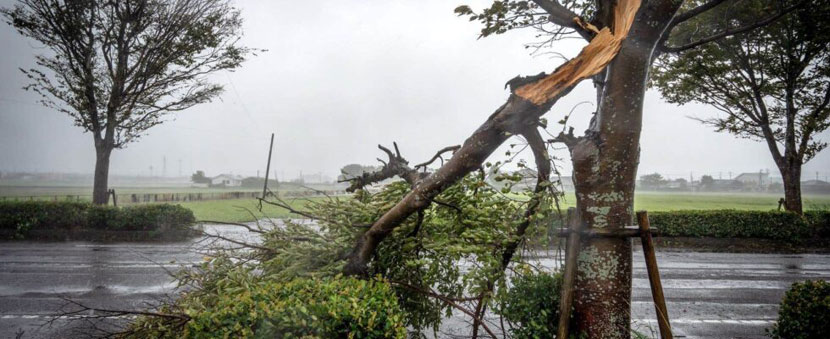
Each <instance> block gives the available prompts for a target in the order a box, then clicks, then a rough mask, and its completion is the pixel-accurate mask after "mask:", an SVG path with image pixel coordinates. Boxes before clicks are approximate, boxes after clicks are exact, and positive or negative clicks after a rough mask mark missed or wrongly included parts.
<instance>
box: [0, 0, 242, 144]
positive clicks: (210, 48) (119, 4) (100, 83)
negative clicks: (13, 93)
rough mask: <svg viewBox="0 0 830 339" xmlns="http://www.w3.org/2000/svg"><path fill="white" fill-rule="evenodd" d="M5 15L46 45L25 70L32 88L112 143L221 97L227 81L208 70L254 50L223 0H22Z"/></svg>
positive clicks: (50, 104)
mask: <svg viewBox="0 0 830 339" xmlns="http://www.w3.org/2000/svg"><path fill="white" fill-rule="evenodd" d="M1 11H2V14H3V15H4V17H5V18H6V20H7V21H8V23H9V24H11V25H12V26H14V27H15V28H16V29H17V30H18V32H20V34H22V35H23V36H26V37H29V38H32V39H33V40H35V41H37V42H39V43H41V44H43V45H44V46H45V47H46V48H47V49H48V53H44V54H40V55H37V56H36V57H35V62H36V64H37V66H38V67H37V68H31V69H24V70H23V72H24V73H25V74H26V76H27V77H28V78H29V80H30V81H31V83H30V84H29V85H28V86H26V87H25V88H26V89H27V90H32V91H34V92H36V93H38V94H40V95H41V97H42V100H41V102H42V103H43V104H44V105H46V106H48V107H51V108H54V109H56V110H58V111H61V112H64V113H66V114H68V115H69V116H71V117H72V118H73V119H74V120H75V124H76V125H78V126H81V127H82V128H84V130H85V131H88V132H92V133H93V134H95V137H96V139H100V140H102V141H108V142H109V143H110V144H111V146H113V147H115V148H120V147H123V146H124V145H126V144H127V143H129V142H132V141H135V140H136V139H137V138H139V137H140V136H141V135H142V133H143V132H144V131H146V130H147V129H148V128H150V127H153V126H155V125H158V124H160V123H162V122H163V121H164V120H163V117H164V116H165V114H167V113H170V112H174V111H181V110H184V109H187V108H189V107H192V106H194V105H197V104H200V103H204V102H208V101H210V100H211V99H213V98H215V97H216V96H217V95H219V93H221V91H222V86H221V85H218V84H215V83H212V82H211V81H209V79H208V77H207V76H208V75H209V74H211V73H213V72H216V71H219V70H231V69H234V68H237V67H238V66H239V65H240V64H241V63H242V61H243V60H244V59H245V56H246V55H248V54H249V53H251V52H252V50H251V49H249V48H246V47H241V46H239V44H238V41H239V37H240V35H241V23H242V19H241V18H240V15H239V11H237V10H236V9H234V8H233V7H231V6H230V5H229V3H228V2H227V1H225V0H176V1H161V0H130V1H94V0H82V1H60V0H20V1H18V3H17V5H16V6H14V7H13V8H3V9H2V10H1Z"/></svg>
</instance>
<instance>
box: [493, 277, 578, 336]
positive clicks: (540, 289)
mask: <svg viewBox="0 0 830 339" xmlns="http://www.w3.org/2000/svg"><path fill="white" fill-rule="evenodd" d="M512 282H513V287H512V288H510V290H509V291H507V293H506V294H505V297H504V299H503V300H502V307H501V308H500V309H498V310H497V311H496V312H497V313H499V314H501V315H502V316H504V319H505V320H507V321H509V322H510V323H513V324H520V326H516V327H514V328H512V329H511V330H510V334H511V335H512V337H513V338H516V339H525V338H528V339H532V338H553V337H555V336H556V331H557V330H558V328H559V297H560V290H561V289H562V274H559V273H556V274H550V273H546V272H539V273H534V272H526V274H523V275H518V276H517V277H516V278H515V279H513V280H512Z"/></svg>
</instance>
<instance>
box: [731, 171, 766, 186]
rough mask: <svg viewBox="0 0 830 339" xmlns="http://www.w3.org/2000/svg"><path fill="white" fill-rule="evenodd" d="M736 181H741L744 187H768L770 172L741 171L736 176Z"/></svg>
mask: <svg viewBox="0 0 830 339" xmlns="http://www.w3.org/2000/svg"><path fill="white" fill-rule="evenodd" d="M735 181H738V182H740V183H741V184H742V185H743V187H744V188H747V189H756V188H758V189H766V188H767V186H769V184H770V181H769V173H764V172H756V173H741V174H740V175H738V176H737V177H735Z"/></svg>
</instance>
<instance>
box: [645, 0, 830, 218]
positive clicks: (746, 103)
mask: <svg viewBox="0 0 830 339" xmlns="http://www.w3.org/2000/svg"><path fill="white" fill-rule="evenodd" d="M793 3H795V1H792V0H787V1H780V2H778V3H769V2H767V1H759V0H743V1H734V2H732V3H730V4H728V5H724V6H720V7H719V8H718V9H717V10H713V11H709V12H708V13H706V15H702V16H700V17H698V18H695V19H693V20H689V21H688V22H687V23H686V24H684V25H682V26H680V27H678V34H676V36H674V37H672V38H671V40H672V41H677V42H682V41H689V40H693V39H696V38H698V37H700V36H701V35H707V34H712V33H714V32H718V31H723V30H725V29H727V28H728V25H731V24H734V23H736V22H738V23H742V24H747V23H750V22H752V21H754V20H757V17H759V16H763V15H769V14H770V13H772V12H776V11H778V10H780V8H781V7H784V6H788V5H792V4H793ZM653 83H654V84H655V85H656V87H657V88H659V89H660V91H661V92H662V93H663V96H664V97H665V98H666V99H667V100H668V101H669V102H672V103H679V104H685V103H689V102H699V103H703V104H707V105H710V106H712V107H715V108H717V109H718V110H719V111H720V112H721V113H722V114H721V115H720V116H716V117H713V118H702V119H699V120H700V121H701V122H703V123H704V124H706V125H710V126H712V127H714V128H715V130H716V131H718V132H729V133H732V134H734V135H736V136H738V137H741V138H748V139H753V140H759V141H763V142H765V143H766V144H767V147H768V148H769V151H770V153H771V154H772V158H773V160H774V161H775V164H776V166H777V167H778V170H779V171H780V173H781V177H782V178H783V181H784V196H785V203H784V207H785V208H786V210H788V211H792V212H796V213H799V214H800V213H801V212H802V203H801V166H802V165H803V164H805V163H807V162H808V161H810V159H812V158H813V157H814V156H815V155H816V154H817V153H818V152H819V151H821V150H822V149H824V148H825V147H826V146H827V143H826V142H823V141H821V140H817V139H816V136H817V135H818V134H819V133H821V132H822V131H824V130H826V129H827V128H828V127H830V106H828V103H830V3H828V2H826V1H817V2H813V3H812V4H811V5H810V6H807V7H804V8H801V9H798V10H796V11H793V12H792V13H790V14H788V15H786V16H784V17H783V18H781V19H780V20H778V21H777V22H775V23H773V24H771V25H768V26H766V27H764V28H762V29H758V30H754V31H749V32H745V33H741V34H736V35H733V36H730V37H727V38H724V39H720V40H717V41H714V42H712V43H710V44H706V45H702V46H700V47H698V48H695V49H691V50H688V51H685V52H682V53H679V54H670V55H666V57H664V58H662V59H661V60H660V62H659V72H657V75H656V77H655V78H654V82H653Z"/></svg>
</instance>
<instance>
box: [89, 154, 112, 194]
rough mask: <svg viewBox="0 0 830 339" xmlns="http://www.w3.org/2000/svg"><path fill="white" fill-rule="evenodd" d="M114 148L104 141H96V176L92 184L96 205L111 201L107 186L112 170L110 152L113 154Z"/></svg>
mask: <svg viewBox="0 0 830 339" xmlns="http://www.w3.org/2000/svg"><path fill="white" fill-rule="evenodd" d="M112 149H113V147H112V146H107V145H103V143H102V142H100V143H99V142H96V145H95V155H96V157H95V177H94V179H93V184H92V203H93V204H96V205H106V204H107V203H109V195H108V194H107V188H108V181H109V172H110V154H112Z"/></svg>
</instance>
